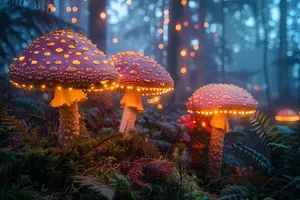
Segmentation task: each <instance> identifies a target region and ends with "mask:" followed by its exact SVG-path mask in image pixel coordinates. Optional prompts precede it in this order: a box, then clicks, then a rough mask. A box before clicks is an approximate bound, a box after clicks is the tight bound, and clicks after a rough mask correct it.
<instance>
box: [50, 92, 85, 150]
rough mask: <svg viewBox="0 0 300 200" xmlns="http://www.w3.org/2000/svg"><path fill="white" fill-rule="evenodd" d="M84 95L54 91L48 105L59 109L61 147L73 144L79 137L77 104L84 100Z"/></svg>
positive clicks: (81, 93)
mask: <svg viewBox="0 0 300 200" xmlns="http://www.w3.org/2000/svg"><path fill="white" fill-rule="evenodd" d="M85 99H86V94H85V93H84V92H82V91H81V90H74V89H72V90H69V89H68V90H66V89H56V90H55V92H54V98H53V99H52V101H51V103H50V105H51V106H52V107H59V116H60V118H59V138H58V141H59V143H60V144H61V145H62V146H70V145H72V144H74V142H75V141H76V139H77V138H78V137H79V132H80V125H79V118H80V114H79V113H78V102H79V101H82V100H85Z"/></svg>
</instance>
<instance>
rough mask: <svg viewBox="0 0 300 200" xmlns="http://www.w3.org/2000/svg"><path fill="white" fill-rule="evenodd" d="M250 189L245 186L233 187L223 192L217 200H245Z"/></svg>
mask: <svg viewBox="0 0 300 200" xmlns="http://www.w3.org/2000/svg"><path fill="white" fill-rule="evenodd" d="M248 191H249V190H248V189H247V188H246V187H244V186H238V185H233V186H230V187H228V188H224V189H223V190H221V193H220V197H219V198H217V200H241V199H245V197H246V196H247V194H248Z"/></svg>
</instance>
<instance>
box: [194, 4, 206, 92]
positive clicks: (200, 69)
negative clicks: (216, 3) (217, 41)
mask: <svg viewBox="0 0 300 200" xmlns="http://www.w3.org/2000/svg"><path fill="white" fill-rule="evenodd" d="M199 3H200V9H199V15H200V16H199V44H200V45H199V46H200V48H199V52H198V53H197V54H196V55H197V57H196V61H197V68H196V73H194V74H193V75H194V76H195V77H196V79H193V80H194V81H195V84H196V85H195V86H196V87H195V89H197V88H199V87H200V86H203V85H204V84H205V56H204V55H205V33H206V32H205V27H204V23H205V13H206V0H199Z"/></svg>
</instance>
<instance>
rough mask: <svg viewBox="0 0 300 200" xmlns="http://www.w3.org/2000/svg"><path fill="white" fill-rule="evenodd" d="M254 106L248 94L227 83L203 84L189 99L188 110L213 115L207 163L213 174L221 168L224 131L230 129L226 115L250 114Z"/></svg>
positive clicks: (254, 103) (217, 172)
mask: <svg viewBox="0 0 300 200" xmlns="http://www.w3.org/2000/svg"><path fill="white" fill-rule="evenodd" d="M256 105H257V102H256V101H255V99H254V98H253V97H252V96H251V94H250V93H248V92H247V91H246V90H244V89H242V88H240V87H237V86H234V85H230V84H209V85H206V86H203V87H201V88H199V89H198V90H197V91H196V92H195V93H194V94H193V95H192V97H190V98H189V101H188V103H187V109H188V112H189V113H197V114H202V115H212V119H211V122H210V123H211V126H212V132H211V140H210V147H209V161H208V162H209V163H208V166H209V168H210V169H211V170H212V172H213V173H215V174H220V171H221V163H222V152H223V141H224V131H225V132H227V131H228V130H229V124H228V121H227V115H242V116H244V115H250V114H253V113H254V112H255V110H256Z"/></svg>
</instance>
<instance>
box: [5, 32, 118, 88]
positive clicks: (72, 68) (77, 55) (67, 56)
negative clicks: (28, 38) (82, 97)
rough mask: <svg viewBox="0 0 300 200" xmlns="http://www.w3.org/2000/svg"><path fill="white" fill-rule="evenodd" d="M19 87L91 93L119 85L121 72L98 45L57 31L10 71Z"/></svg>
mask: <svg viewBox="0 0 300 200" xmlns="http://www.w3.org/2000/svg"><path fill="white" fill-rule="evenodd" d="M9 77H10V79H11V82H12V83H13V84H14V85H16V86H18V87H24V88H25V87H26V88H27V87H28V88H30V89H32V88H41V89H55V88H56V87H61V88H74V89H88V88H91V87H93V86H98V87H102V86H103V84H110V83H111V82H117V79H118V77H119V74H118V72H117V71H116V70H115V69H114V68H113V67H112V66H111V65H110V63H109V61H108V59H107V58H106V56H105V55H104V53H103V52H101V51H100V50H99V49H98V48H97V47H96V45H94V44H92V42H91V41H90V40H88V39H87V37H85V36H83V35H82V34H81V33H73V32H72V30H55V31H53V32H49V33H47V34H46V35H45V36H40V37H39V38H37V39H36V40H34V41H33V42H32V44H31V45H29V46H28V47H27V48H26V49H25V50H24V51H23V52H22V54H21V55H20V56H19V57H18V58H15V59H14V63H13V64H12V65H11V66H10V68H9Z"/></svg>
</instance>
